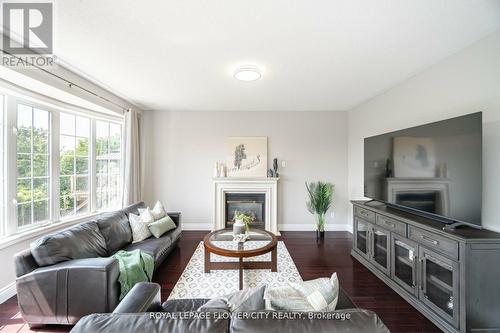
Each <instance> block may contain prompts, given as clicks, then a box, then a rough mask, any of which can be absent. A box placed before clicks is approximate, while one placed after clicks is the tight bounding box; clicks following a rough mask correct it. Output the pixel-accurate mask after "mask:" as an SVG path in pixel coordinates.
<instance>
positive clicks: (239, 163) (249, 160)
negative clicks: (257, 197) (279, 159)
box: [227, 136, 267, 178]
mask: <svg viewBox="0 0 500 333" xmlns="http://www.w3.org/2000/svg"><path fill="white" fill-rule="evenodd" d="M227 176H228V177H249V178H250V177H266V176H267V137H266V136H258V137H255V136H247V137H228V138H227Z"/></svg>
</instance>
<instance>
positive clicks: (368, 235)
mask: <svg viewBox="0 0 500 333" xmlns="http://www.w3.org/2000/svg"><path fill="white" fill-rule="evenodd" d="M371 243H372V240H371V232H370V230H367V231H366V254H367V255H368V258H370V257H371V253H372V250H371V248H372V247H371Z"/></svg>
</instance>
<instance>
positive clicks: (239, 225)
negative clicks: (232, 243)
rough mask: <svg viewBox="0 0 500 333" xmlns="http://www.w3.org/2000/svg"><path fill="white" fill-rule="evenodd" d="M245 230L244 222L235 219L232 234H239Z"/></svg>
mask: <svg viewBox="0 0 500 333" xmlns="http://www.w3.org/2000/svg"><path fill="white" fill-rule="evenodd" d="M245 232H246V226H245V223H243V221H242V220H238V219H237V220H235V221H234V224H233V234H234V235H240V234H244V233H245Z"/></svg>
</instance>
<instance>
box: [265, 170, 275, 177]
mask: <svg viewBox="0 0 500 333" xmlns="http://www.w3.org/2000/svg"><path fill="white" fill-rule="evenodd" d="M267 178H274V171H273V169H269V170H267Z"/></svg>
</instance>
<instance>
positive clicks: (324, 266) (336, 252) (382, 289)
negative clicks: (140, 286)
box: [0, 231, 440, 333]
mask: <svg viewBox="0 0 500 333" xmlns="http://www.w3.org/2000/svg"><path fill="white" fill-rule="evenodd" d="M205 234H206V232H203V231H183V233H182V238H181V241H180V243H179V247H178V248H177V249H175V250H174V251H173V252H172V253H171V255H170V256H169V257H168V258H167V260H166V261H165V262H164V263H163V264H162V265H161V266H160V267H159V269H158V270H157V271H156V272H155V274H154V277H153V280H154V281H155V282H157V283H159V284H161V286H162V289H161V292H162V299H166V298H167V297H168V295H169V294H170V292H171V290H172V289H173V288H174V286H175V283H176V282H177V280H178V279H179V277H180V275H181V274H182V271H183V270H184V268H185V267H186V265H187V263H188V262H189V259H190V258H191V256H192V254H193V252H194V250H195V248H196V246H197V245H198V243H199V242H200V241H201V240H202V239H203V236H204V235H205ZM280 239H281V240H283V241H284V242H285V244H286V246H287V248H288V251H289V252H290V254H291V256H292V258H293V260H294V262H295V264H296V266H297V268H298V270H299V272H300V275H301V276H302V278H303V279H304V280H310V279H315V278H318V277H325V276H330V275H331V274H332V273H333V272H337V275H338V278H339V281H340V284H341V286H342V288H344V290H345V291H346V292H347V293H348V294H349V296H350V297H351V299H352V300H353V301H354V303H355V304H356V305H357V306H358V307H360V308H364V309H368V310H372V311H374V312H375V313H377V314H378V315H379V316H380V318H381V319H382V320H383V322H384V323H385V324H386V325H387V327H388V328H389V329H390V330H391V332H429V333H430V332H440V330H439V329H438V328H437V327H436V326H434V325H433V324H432V323H431V322H430V321H429V320H427V319H426V318H425V317H424V316H422V315H421V314H420V313H419V312H418V311H417V310H415V309H414V308H413V307H412V306H411V305H409V304H408V303H407V302H406V301H405V300H404V299H403V298H401V297H400V296H399V295H398V294H397V293H396V292H394V291H393V290H392V289H390V288H389V287H387V286H386V285H385V284H384V283H383V282H382V281H380V280H379V279H378V278H377V277H376V276H375V275H373V274H372V273H371V272H370V271H369V270H367V269H366V268H365V267H364V266H362V265H361V264H360V263H358V262H357V261H356V260H355V259H353V258H352V257H351V256H350V251H351V242H352V239H351V234H349V233H348V232H326V237H325V240H324V242H323V243H321V244H317V243H316V236H315V233H314V232H295V231H294V232H292V231H290V232H282V237H281V238H280ZM69 329H70V328H68V327H57V326H50V327H47V328H45V329H43V330H40V332H67V331H68V330H69ZM0 332H30V330H29V328H28V327H27V325H26V324H24V322H23V320H22V318H21V316H20V314H19V311H18V308H17V300H16V298H15V297H13V298H11V299H10V300H8V301H7V302H5V303H3V304H0Z"/></svg>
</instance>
